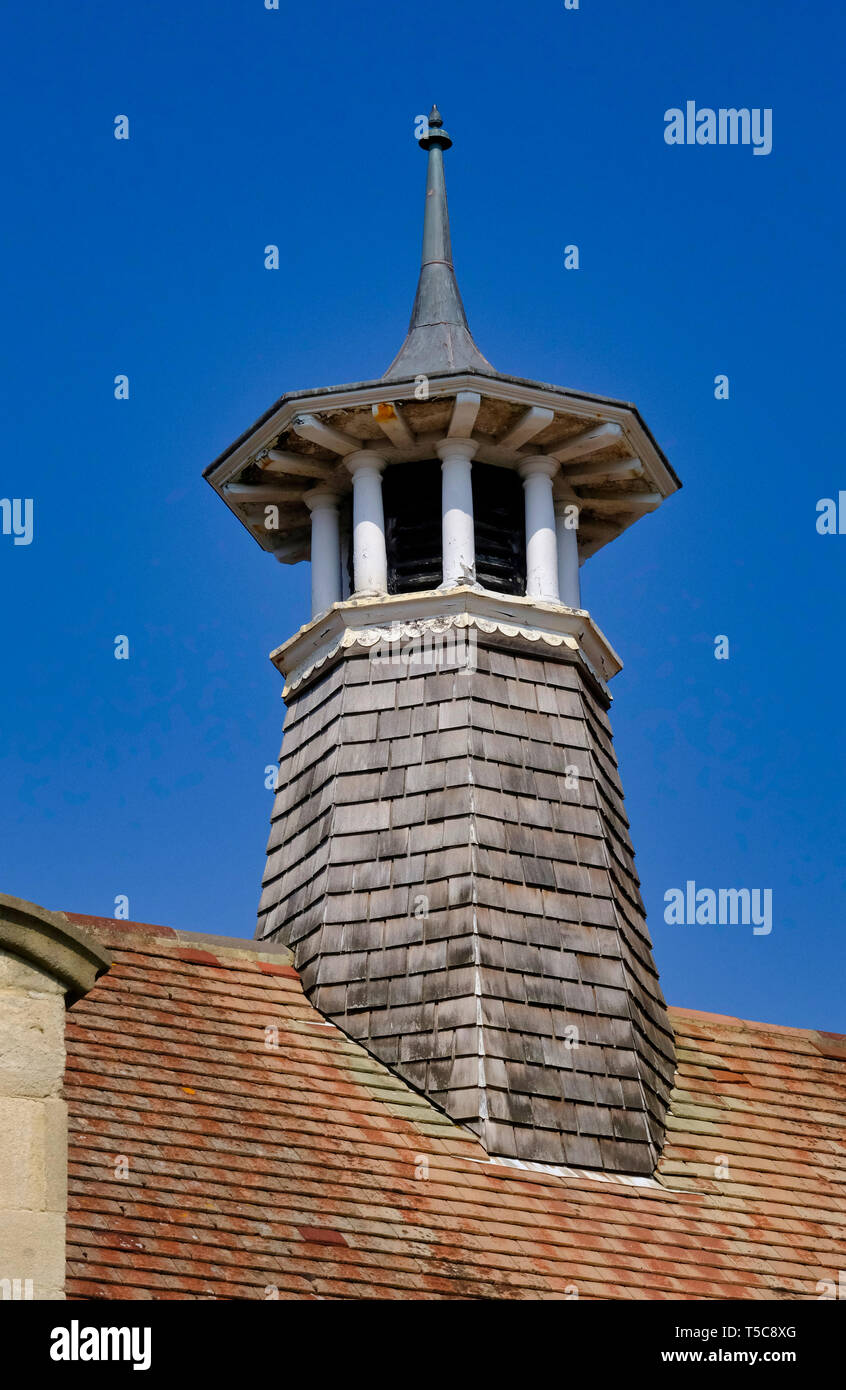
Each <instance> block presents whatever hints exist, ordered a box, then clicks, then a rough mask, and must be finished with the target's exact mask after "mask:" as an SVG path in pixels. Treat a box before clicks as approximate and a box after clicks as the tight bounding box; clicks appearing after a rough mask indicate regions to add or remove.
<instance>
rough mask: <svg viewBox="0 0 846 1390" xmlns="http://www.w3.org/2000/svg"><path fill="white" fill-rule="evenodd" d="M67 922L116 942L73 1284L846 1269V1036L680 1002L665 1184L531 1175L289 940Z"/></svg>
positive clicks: (509, 1294)
mask: <svg viewBox="0 0 846 1390" xmlns="http://www.w3.org/2000/svg"><path fill="white" fill-rule="evenodd" d="M68 915H69V916H71V919H72V920H73V921H74V922H75V923H77V924H79V925H81V926H82V927H84V928H88V929H89V930H90V931H91V932H92V933H93V934H95V935H96V936H98V937H99V938H100V939H101V940H103V941H105V942H106V944H107V945H108V946H109V948H110V950H111V951H112V953H113V956H114V964H113V965H112V967H111V969H110V970H109V971H108V972H107V974H106V975H104V976H102V977H101V978H100V980H99V981H98V982H97V984H96V986H95V987H94V989H93V990H92V991H91V992H90V993H89V994H88V995H87V996H86V997H85V998H83V999H81V1000H80V1001H79V1002H78V1003H76V1004H75V1005H74V1006H73V1008H72V1009H71V1010H70V1012H69V1015H68V1026H67V1073H66V1094H67V1098H68V1104H69V1111H70V1165H69V1212H68V1296H69V1297H71V1298H82V1299H85V1298H129V1299H139V1298H155V1299H184V1298H207V1299H265V1298H284V1299H311V1298H323V1299H337V1298H405V1299H408V1298H415V1299H444V1298H470V1299H479V1298H532V1299H550V1298H551V1299H563V1298H568V1297H572V1296H573V1292H574V1288H575V1290H577V1293H578V1297H580V1298H588V1299H591V1298H605V1299H607V1298H627V1299H629V1298H631V1299H645V1298H649V1299H652V1298H661V1299H666V1298H694V1299H707V1298H717V1299H720V1298H738V1297H740V1298H757V1299H772V1298H790V1299H792V1298H808V1299H813V1298H816V1297H817V1287H816V1286H817V1282H818V1281H819V1280H821V1279H826V1278H836V1274H835V1273H834V1271H836V1270H838V1269H841V1268H842V1267H843V1264H844V1260H846V1184H844V1157H843V1156H844V1152H846V1046H844V1044H846V1039H843V1038H840V1037H839V1035H830V1034H820V1033H815V1032H812V1031H810V1030H803V1029H791V1028H783V1027H778V1026H774V1025H767V1024H756V1023H747V1022H745V1021H743V1020H740V1019H734V1018H724V1017H720V1016H719V1015H713V1014H703V1013H698V1012H693V1011H690V1010H671V1018H672V1022H673V1026H674V1028H675V1030H676V1034H677V1042H678V1051H679V1070H678V1074H677V1076H676V1085H675V1090H674V1092H673V1100H672V1106H671V1113H670V1121H669V1128H668V1134H667V1142H666V1145H665V1150H664V1154H663V1157H662V1160H661V1164H660V1166H659V1170H658V1173H657V1175H656V1180H654V1181H649V1180H646V1181H643V1180H639V1181H637V1182H632V1181H629V1182H627V1181H625V1180H623V1179H620V1178H617V1177H610V1176H608V1175H602V1174H589V1173H577V1172H567V1171H566V1170H556V1169H546V1168H543V1167H541V1166H539V1165H538V1166H535V1167H530V1168H520V1167H518V1166H516V1165H514V1164H510V1163H506V1162H503V1161H497V1160H492V1159H490V1158H489V1157H488V1155H487V1154H486V1153H485V1152H484V1150H483V1149H482V1148H481V1147H480V1145H479V1144H478V1142H477V1141H476V1139H475V1138H474V1136H473V1135H472V1134H470V1133H469V1132H468V1131H466V1130H463V1129H462V1128H461V1127H460V1126H458V1125H456V1124H454V1123H453V1122H452V1121H450V1120H448V1119H447V1118H446V1117H445V1116H444V1115H442V1114H441V1113H440V1112H439V1111H438V1110H436V1109H435V1107H434V1106H433V1105H431V1104H430V1102H428V1101H427V1100H426V1099H425V1098H423V1097H422V1096H420V1095H419V1094H418V1093H416V1092H414V1091H412V1090H411V1089H410V1087H408V1086H407V1085H406V1084H405V1083H404V1082H403V1081H401V1080H399V1078H398V1077H396V1076H395V1075H393V1074H392V1073H391V1072H389V1071H388V1070H387V1069H386V1068H385V1067H383V1066H382V1065H381V1064H380V1063H378V1062H376V1061H375V1060H374V1059H373V1058H372V1057H371V1056H370V1055H369V1054H368V1053H366V1052H365V1051H364V1050H363V1049H362V1048H361V1047H359V1046H358V1045H357V1044H355V1043H353V1042H351V1041H350V1040H349V1039H348V1038H347V1037H345V1035H344V1034H343V1033H341V1032H340V1030H339V1029H338V1028H336V1027H335V1026H333V1025H330V1026H326V1024H325V1020H324V1019H322V1018H321V1016H320V1015H319V1014H318V1013H316V1011H315V1010H314V1009H313V1008H312V1006H311V1005H310V1004H309V1003H308V1001H307V999H306V998H305V995H304V994H303V992H302V989H301V987H300V984H299V978H298V976H297V975H296V972H295V971H294V970H293V969H292V967H291V964H290V957H289V956H288V954H287V953H286V952H285V951H284V950H282V949H281V948H279V947H271V948H269V949H268V948H267V947H266V946H265V945H263V944H262V943H250V942H247V941H239V940H238V939H236V938H233V939H232V940H231V941H226V940H225V939H222V938H220V937H210V938H204V937H202V936H200V935H198V936H196V937H193V938H189V936H188V934H187V933H182V932H174V931H172V930H170V929H168V928H160V927H148V926H144V925H143V924H139V923H128V922H113V921H111V920H110V919H94V918H86V917H82V916H79V915H77V914H73V915H71V914H68ZM120 1157H122V1158H123V1159H125V1160H126V1163H125V1165H123V1166H122V1165H120V1164H118V1163H117V1160H118V1158H120ZM124 1171H125V1172H126V1176H119V1174H120V1173H122V1172H124Z"/></svg>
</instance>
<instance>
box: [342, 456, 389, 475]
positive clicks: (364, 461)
mask: <svg viewBox="0 0 846 1390" xmlns="http://www.w3.org/2000/svg"><path fill="white" fill-rule="evenodd" d="M344 463H345V464H346V466H347V468H348V469H349V470H350V472H351V473H352V475H353V477H355V475H356V473H358V472H360V471H362V470H364V469H366V468H369V469H371V470H375V471H376V472H377V473H381V472H382V470H383V469H384V467H385V460H384V459H383V458H382V455H381V454H377V452H376V450H375V449H356V450H355V451H354V452H353V453H351V454H347V456H346V458H345V459H344Z"/></svg>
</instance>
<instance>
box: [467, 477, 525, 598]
mask: <svg viewBox="0 0 846 1390" xmlns="http://www.w3.org/2000/svg"><path fill="white" fill-rule="evenodd" d="M473 517H474V520H475V529H476V579H477V580H478V582H479V583H480V584H481V585H482V586H483V587H484V588H486V589H494V590H496V591H498V592H500V593H503V594H525V592H526V527H525V522H524V520H523V489H522V487H521V484H520V479H519V477H518V476H517V474H516V473H514V472H512V470H511V469H508V468H496V467H493V466H492V465H491V464H489V463H477V464H474V466H473Z"/></svg>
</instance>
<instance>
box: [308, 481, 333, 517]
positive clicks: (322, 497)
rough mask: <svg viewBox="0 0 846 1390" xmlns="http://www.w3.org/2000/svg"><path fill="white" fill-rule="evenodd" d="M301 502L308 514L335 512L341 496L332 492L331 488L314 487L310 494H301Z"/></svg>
mask: <svg viewBox="0 0 846 1390" xmlns="http://www.w3.org/2000/svg"><path fill="white" fill-rule="evenodd" d="M303 501H304V502H305V504H306V506H307V507H308V509H309V511H310V512H316V511H333V512H334V511H337V510H338V507H339V505H340V502H341V495H340V493H338V492H334V491H333V490H332V488H328V487H315V488H312V489H311V491H310V492H305V493H303Z"/></svg>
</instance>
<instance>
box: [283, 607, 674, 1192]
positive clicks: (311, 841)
mask: <svg viewBox="0 0 846 1390" xmlns="http://www.w3.org/2000/svg"><path fill="white" fill-rule="evenodd" d="M471 635H472V637H473V638H474V639H477V640H476V641H475V642H467V643H466V645H464V646H463V650H462V649H461V648H459V649H457V656H458V659H459V660H460V661H461V663H462V664H460V665H457V666H456V667H454V669H446V670H445V669H442V663H441V659H440V657H439V656H438V654H437V653H435V655H434V659H433V660H430V662H429V663H428V664H427V663H426V662H425V661H424V660H421V661H420V662H415V661H414V660H413V655H414V653H413V651H412V659H411V661H408V659H407V658H408V650H406V652H405V653H404V654H403V657H402V659H388V660H386V659H385V657H384V650H385V649H384V648H381V647H378V646H377V647H376V648H375V649H374V650H372V651H371V652H368V651H366V650H362V649H361V647H358V646H354V647H347V648H342V649H341V650H340V651H339V652H338V653H337V654H336V656H335V659H334V664H333V665H332V666H331V669H329V670H328V671H327V670H326V669H325V667H324V668H323V670H322V672H321V674H320V675H319V676H317V678H316V679H315V678H312V681H311V683H310V684H306V685H305V686H304V687H301V688H300V689H299V690H298V691H297V692H296V693H293V694H292V695H291V696H290V697H289V709H288V715H287V718H286V721H285V735H284V740H283V748H282V756H281V760H280V773H279V790H278V792H277V795H276V802H275V806H274V811H273V821H272V829H271V835H270V842H269V846H268V861H267V868H266V873H265V878H264V891H263V894H262V900H261V907H260V924H259V934H260V935H262V936H267V937H271V938H276V939H278V940H281V941H282V942H284V943H285V944H286V945H290V946H291V947H292V948H293V949H294V951H295V955H296V961H297V967H298V969H299V970H300V972H301V974H302V978H303V983H304V986H305V989H306V992H307V993H308V995H309V998H310V999H311V1001H312V1002H313V1003H314V1004H315V1005H316V1007H317V1008H318V1009H320V1010H321V1012H322V1013H324V1014H325V1015H327V1017H329V1018H332V1019H334V1020H335V1021H336V1022H337V1023H338V1024H339V1025H340V1026H341V1027H342V1028H343V1029H344V1030H345V1031H346V1032H347V1033H348V1034H349V1035H350V1036H351V1037H354V1038H356V1039H358V1040H360V1041H361V1042H363V1043H364V1044H365V1045H366V1046H367V1047H368V1048H369V1050H370V1051H371V1052H373V1053H374V1054H375V1055H376V1056H377V1057H379V1058H380V1059H381V1060H382V1061H384V1062H385V1063H387V1064H388V1065H389V1066H391V1067H393V1068H395V1069H396V1070H397V1071H398V1072H399V1073H400V1075H402V1076H403V1077H405V1079H406V1080H408V1081H409V1082H410V1083H411V1084H413V1085H414V1086H417V1087H418V1088H419V1089H420V1090H422V1091H424V1092H425V1093H426V1094H427V1095H428V1096H429V1097H430V1098H431V1099H432V1100H433V1101H435V1102H437V1103H438V1104H439V1105H441V1106H442V1107H443V1108H444V1109H445V1110H446V1112H447V1113H448V1114H449V1115H451V1116H452V1117H453V1118H454V1119H456V1120H459V1121H462V1122H464V1123H466V1124H467V1125H468V1126H469V1127H470V1128H472V1129H473V1130H475V1131H476V1132H477V1133H478V1135H479V1137H480V1139H481V1140H482V1142H483V1144H484V1145H485V1147H486V1148H487V1149H488V1151H489V1152H491V1153H496V1154H501V1155H506V1156H509V1157H513V1158H519V1159H524V1160H534V1161H544V1162H552V1163H563V1164H568V1165H572V1166H577V1167H596V1168H603V1169H605V1170H613V1171H617V1172H629V1173H650V1172H651V1171H652V1170H653V1168H654V1166H655V1163H656V1161H657V1158H658V1155H659V1154H660V1151H661V1145H662V1140H663V1124H664V1115H665V1110H666V1103H667V1099H668V1095H669V1087H670V1084H671V1082H672V1074H673V1067H674V1061H673V1047H672V1035H671V1032H670V1027H669V1023H668V1021H667V1016H666V1012H665V1005H664V1001H663V998H662V995H661V991H660V989H659V986H658V979H657V973H656V970H655V967H654V965H653V961H652V952H651V943H650V939H649V934H648V931H647V928H646V923H645V920H644V913H643V904H642V902H641V898H640V894H639V891H638V882H637V878H636V876H635V871H634V864H633V858H632V847H631V843H630V840H629V835H628V827H627V822H626V818H625V815H624V812H623V805H622V791H621V788H620V782H619V777H618V773H617V765H616V761H615V758H614V750H613V746H612V742H611V730H610V726H609V723H608V718H607V714H606V709H607V705H608V699H607V696H606V695H605V694H604V693H603V689H602V686H601V682H598V681H597V680H596V679H595V678H594V677H593V676H592V675H591V673H590V672H589V670H588V669H587V667H586V665H585V663H584V662H583V661H582V660H581V659H580V657H579V654H578V652H576V653H574V652H573V651H572V650H570V649H569V648H568V649H566V655H564V654H562V652H561V650H560V649H555V648H553V647H546V649H545V650H540V651H539V650H538V646H539V645H540V644H538V643H537V642H535V643H529V642H527V641H525V640H521V639H519V638H515V639H509V638H507V637H505V636H502V635H497V637H496V640H493V639H492V638H491V637H489V636H486V635H485V634H484V633H478V634H477V633H476V632H475V630H473V631H472V634H471ZM371 640H372V634H371ZM394 650H396V648H394ZM445 650H446V651H447V658H446V659H447V660H449V659H450V658H449V649H445ZM374 651H375V656H374ZM398 668H399V669H398Z"/></svg>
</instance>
